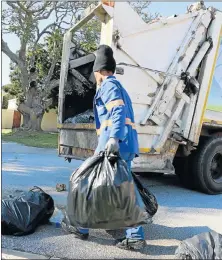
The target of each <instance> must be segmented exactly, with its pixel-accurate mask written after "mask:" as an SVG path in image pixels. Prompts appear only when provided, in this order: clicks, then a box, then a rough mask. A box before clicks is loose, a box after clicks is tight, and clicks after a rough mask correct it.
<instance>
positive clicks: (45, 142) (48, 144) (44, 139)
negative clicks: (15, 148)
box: [2, 129, 58, 148]
mask: <svg viewBox="0 0 222 260" xmlns="http://www.w3.org/2000/svg"><path fill="white" fill-rule="evenodd" d="M2 140H3V141H6V142H15V143H20V144H24V145H27V146H33V147H42V148H57V145H58V134H57V133H45V132H30V131H12V130H9V129H3V130H2Z"/></svg>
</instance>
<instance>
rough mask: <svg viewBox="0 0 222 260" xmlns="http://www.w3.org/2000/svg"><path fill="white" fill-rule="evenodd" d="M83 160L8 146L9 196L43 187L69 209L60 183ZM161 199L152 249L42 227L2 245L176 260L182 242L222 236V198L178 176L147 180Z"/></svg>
mask: <svg viewBox="0 0 222 260" xmlns="http://www.w3.org/2000/svg"><path fill="white" fill-rule="evenodd" d="M80 164H81V161H72V163H70V164H69V163H68V162H65V161H64V159H63V158H58V156H57V152H56V150H51V149H41V148H32V147H25V146H22V145H19V144H14V143H4V142H3V144H2V188H3V193H2V194H3V197H6V196H8V195H9V194H12V193H14V194H16V193H19V192H20V191H22V190H27V189H28V188H30V187H32V186H34V185H37V186H40V187H42V188H43V189H44V190H45V191H46V192H49V193H50V194H51V195H52V196H53V198H54V200H55V202H56V205H57V206H58V207H61V206H62V205H65V202H66V195H67V193H66V192H62V193H57V192H56V191H55V186H56V184H57V183H65V184H67V185H68V180H69V176H70V174H71V173H72V171H73V170H74V169H75V168H76V167H78V165H80ZM142 180H143V181H144V183H145V184H146V186H148V187H149V188H150V189H151V191H152V192H153V193H154V194H155V195H156V197H157V199H158V202H159V205H160V207H159V211H158V213H157V214H156V216H155V217H154V219H153V224H151V225H147V226H145V232H146V241H147V247H146V248H145V249H144V250H143V252H129V251H124V250H120V249H118V248H116V247H114V246H113V243H114V238H116V237H118V236H120V235H121V234H120V233H119V232H115V233H107V232H106V231H104V230H92V231H91V236H90V238H89V240H88V241H80V240H78V239H75V238H74V237H73V236H72V235H71V234H68V235H67V234H65V233H64V232H63V231H62V230H61V229H60V228H55V227H54V226H42V227H40V228H39V229H38V230H37V231H36V232H35V233H34V234H32V235H30V236H25V237H5V236H3V239H2V246H3V247H5V248H9V249H17V250H21V251H27V252H32V253H37V254H43V255H46V256H50V257H60V258H69V259H87V258H88V259H89V258H90V259H94V258H95V259H99V258H100V259H102V258H103V259H104V258H106V259H130V258H135V259H160V258H162V259H172V257H173V255H174V252H175V249H176V247H177V245H178V243H179V242H180V241H181V240H183V239H186V238H188V237H192V236H193V235H196V234H199V233H201V232H205V231H208V230H210V229H213V230H215V231H217V232H220V233H222V221H221V218H222V195H217V196H209V195H205V194H201V193H198V192H194V191H189V190H186V189H184V188H182V187H180V185H179V182H178V180H177V177H176V176H174V175H164V176H161V177H160V176H155V177H147V178H142Z"/></svg>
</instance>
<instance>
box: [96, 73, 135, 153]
mask: <svg viewBox="0 0 222 260" xmlns="http://www.w3.org/2000/svg"><path fill="white" fill-rule="evenodd" d="M94 113H95V123H96V130H97V135H98V146H97V149H96V152H97V153H99V152H100V151H104V150H105V146H106V143H107V141H108V140H109V138H111V137H113V138H117V139H119V141H120V153H132V154H135V155H136V156H137V155H139V146H138V137H137V132H136V128H135V121H134V113H133V108H132V102H131V99H130V97H129V95H128V93H127V92H126V90H125V89H124V88H123V87H122V85H121V84H120V82H119V81H118V80H117V79H116V78H115V77H114V76H109V77H107V78H106V79H105V80H104V81H103V82H102V85H101V87H100V88H99V89H98V90H97V92H96V95H95V97H94Z"/></svg>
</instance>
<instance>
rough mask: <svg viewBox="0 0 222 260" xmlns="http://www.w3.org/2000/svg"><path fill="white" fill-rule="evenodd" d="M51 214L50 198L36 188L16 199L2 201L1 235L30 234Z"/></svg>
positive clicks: (52, 202) (45, 221)
mask: <svg viewBox="0 0 222 260" xmlns="http://www.w3.org/2000/svg"><path fill="white" fill-rule="evenodd" d="M53 212H54V201H53V199H52V197H51V196H50V195H48V194H47V193H45V192H44V191H43V190H42V189H40V188H39V187H36V186H35V187H34V188H33V189H31V190H30V191H28V192H25V193H24V194H22V195H21V196H20V197H18V198H15V199H6V200H2V212H1V218H2V220H1V227H2V235H14V236H23V235H28V234H31V233H33V232H34V231H35V229H36V228H37V226H39V225H41V224H46V223H47V222H48V221H49V219H50V218H51V216H52V215H53Z"/></svg>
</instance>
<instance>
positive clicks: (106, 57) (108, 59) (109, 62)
mask: <svg viewBox="0 0 222 260" xmlns="http://www.w3.org/2000/svg"><path fill="white" fill-rule="evenodd" d="M100 70H107V71H112V72H113V73H114V72H115V70H116V61H115V59H114V58H113V50H112V48H110V47H109V46H107V45H100V46H99V47H98V49H97V52H96V59H95V62H94V66H93V72H96V71H100Z"/></svg>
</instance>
